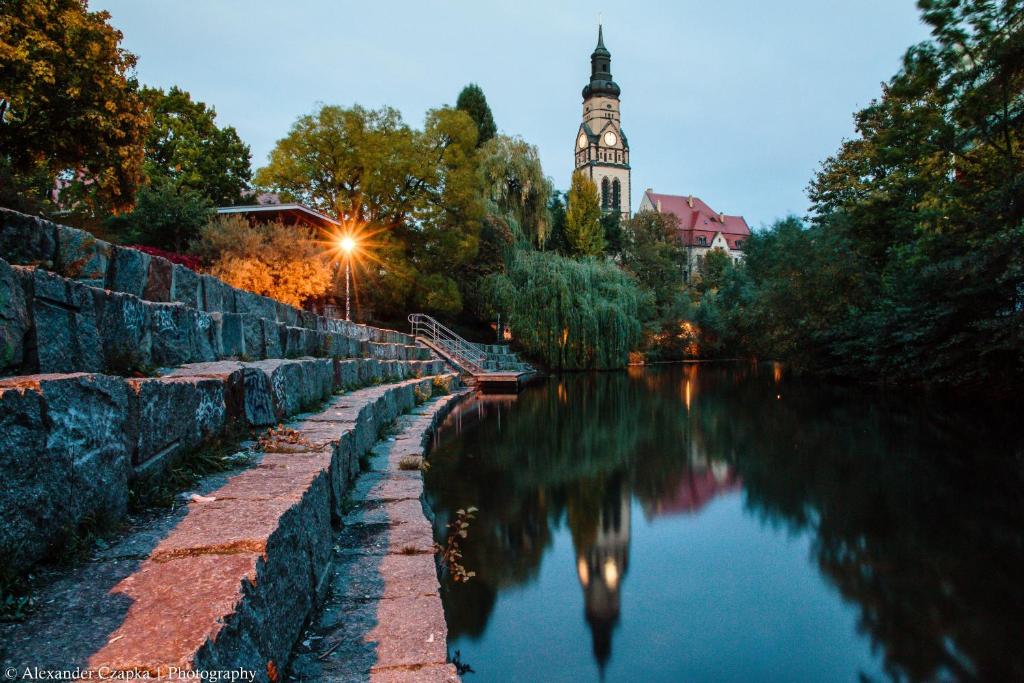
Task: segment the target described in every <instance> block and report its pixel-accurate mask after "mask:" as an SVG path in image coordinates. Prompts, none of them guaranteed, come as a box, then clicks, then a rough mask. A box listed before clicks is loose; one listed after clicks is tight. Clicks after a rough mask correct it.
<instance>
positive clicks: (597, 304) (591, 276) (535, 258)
mask: <svg viewBox="0 0 1024 683" xmlns="http://www.w3.org/2000/svg"><path fill="white" fill-rule="evenodd" d="M483 289H484V292H485V296H486V297H487V298H488V299H489V301H490V303H491V307H492V308H491V310H492V311H495V312H502V313H503V314H504V315H503V316H502V317H503V318H505V319H507V320H509V322H510V327H511V328H512V331H513V333H514V335H515V341H516V343H517V344H518V345H520V346H521V347H522V348H523V349H524V350H525V351H526V352H527V353H529V354H531V355H532V356H534V357H536V358H540V359H541V361H542V362H543V363H544V364H545V365H547V366H548V367H551V368H557V369H565V370H584V369H609V368H621V367H623V366H625V365H626V363H627V361H628V356H629V352H630V351H632V350H634V349H635V348H636V347H637V346H638V345H639V343H640V322H639V319H640V310H641V308H642V307H643V306H644V305H645V298H646V296H647V295H645V293H644V292H643V291H642V290H641V289H640V287H638V286H637V283H636V281H635V280H634V279H633V278H632V277H630V276H629V275H628V274H626V273H624V272H623V271H622V270H621V269H619V268H617V267H616V266H615V265H613V264H611V263H608V262H606V261H601V260H597V259H587V260H582V261H580V260H575V259H570V258H566V257H564V256H560V255H558V254H554V253H551V252H539V251H533V250H528V249H519V250H517V251H516V252H515V255H514V257H513V258H512V261H511V263H510V264H509V268H508V272H507V273H500V274H494V275H491V276H489V277H488V278H487V279H486V280H485V282H484V286H483Z"/></svg>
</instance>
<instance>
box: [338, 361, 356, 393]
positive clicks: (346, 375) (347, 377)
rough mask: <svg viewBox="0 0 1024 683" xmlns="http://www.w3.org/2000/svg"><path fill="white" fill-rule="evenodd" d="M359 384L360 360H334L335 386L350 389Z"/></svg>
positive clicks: (345, 389) (340, 388)
mask: <svg viewBox="0 0 1024 683" xmlns="http://www.w3.org/2000/svg"><path fill="white" fill-rule="evenodd" d="M358 386H359V361H358V360H354V359H352V360H340V359H335V360H334V388H335V389H338V390H341V391H349V390H351V389H355V388H356V387H358Z"/></svg>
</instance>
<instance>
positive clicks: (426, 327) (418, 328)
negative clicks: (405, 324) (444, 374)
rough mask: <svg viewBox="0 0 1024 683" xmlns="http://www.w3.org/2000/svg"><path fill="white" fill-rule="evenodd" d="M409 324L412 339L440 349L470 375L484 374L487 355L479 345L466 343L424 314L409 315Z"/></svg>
mask: <svg viewBox="0 0 1024 683" xmlns="http://www.w3.org/2000/svg"><path fill="white" fill-rule="evenodd" d="M409 324H410V325H411V326H412V335H413V336H414V337H421V338H423V339H424V340H426V341H427V342H430V343H431V344H433V345H435V346H437V347H440V349H441V350H442V351H444V352H445V353H447V354H448V355H449V356H451V357H452V360H453V361H455V362H456V363H457V364H459V365H461V366H463V369H465V370H467V371H468V372H470V373H472V374H482V373H484V372H486V370H485V369H484V365H485V364H486V362H487V354H486V353H485V352H484V350H483V348H482V347H481V346H480V345H479V344H473V343H471V342H468V341H466V340H465V339H463V338H462V337H460V336H459V335H458V334H456V333H455V332H454V331H452V330H451V329H449V328H448V327H446V326H445V325H443V324H441V323H440V322H438V321H437V320H436V319H434V318H432V317H431V316H429V315H427V314H425V313H412V314H410V315H409Z"/></svg>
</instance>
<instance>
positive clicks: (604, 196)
mask: <svg viewBox="0 0 1024 683" xmlns="http://www.w3.org/2000/svg"><path fill="white" fill-rule="evenodd" d="M616 182H618V181H616ZM610 194H611V192H610V190H609V187H608V177H607V176H605V177H604V178H602V179H601V208H602V209H607V208H608V207H609V206H610V204H609V202H610V201H611V196H610Z"/></svg>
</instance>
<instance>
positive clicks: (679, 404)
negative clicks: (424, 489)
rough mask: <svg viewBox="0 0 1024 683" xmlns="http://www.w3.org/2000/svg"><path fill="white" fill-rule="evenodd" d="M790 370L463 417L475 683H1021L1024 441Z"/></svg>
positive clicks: (611, 376)
mask: <svg viewBox="0 0 1024 683" xmlns="http://www.w3.org/2000/svg"><path fill="white" fill-rule="evenodd" d="M974 420H976V418H975V417H973V416H964V415H960V414H957V413H949V414H947V413H941V412H936V411H934V410H933V409H931V408H926V407H923V406H917V407H915V406H910V405H908V404H907V403H906V401H895V402H893V401H883V400H881V399H878V398H876V397H870V396H865V394H863V393H858V392H854V391H850V390H841V389H834V388H827V387H823V386H820V385H801V384H799V383H795V382H792V381H790V380H789V379H788V378H786V377H785V375H784V373H783V372H782V368H781V367H779V366H778V365H775V364H761V366H760V367H758V366H749V367H748V366H732V367H716V366H698V365H688V366H663V367H659V368H647V369H642V368H631V369H630V370H629V371H628V372H625V373H608V374H599V375H575V376H566V377H562V378H558V379H552V380H551V381H549V382H548V383H546V384H544V385H542V386H539V387H534V388H531V389H529V390H527V391H526V392H524V393H523V394H521V395H520V396H518V397H494V396H486V397H482V398H481V399H480V400H476V401H474V402H471V403H467V404H464V406H463V407H462V408H460V409H459V410H457V411H456V412H455V413H453V414H452V415H451V416H449V418H448V421H447V422H446V425H445V427H444V428H443V429H442V433H441V434H440V436H439V438H438V440H437V443H436V445H435V450H434V452H433V454H432V456H431V461H432V467H431V469H430V470H429V472H428V474H427V480H428V502H429V503H430V505H431V507H432V508H433V510H434V511H435V513H436V520H435V531H436V533H437V534H438V536H439V538H440V537H441V536H442V535H443V531H444V524H445V523H446V522H447V521H448V520H449V519H450V517H451V515H452V513H453V512H454V510H456V509H458V508H460V507H467V506H475V507H478V508H479V509H480V512H479V514H478V518H477V520H475V521H474V524H473V527H472V528H471V529H470V534H469V538H468V539H467V540H466V541H465V543H464V546H463V550H464V553H465V557H464V564H465V565H466V567H467V568H468V569H470V570H473V571H475V572H476V577H475V578H474V579H473V580H472V581H470V582H469V583H468V584H458V585H452V584H450V583H447V584H446V585H445V587H444V588H445V595H444V599H445V609H446V615H447V617H448V622H449V629H450V636H449V644H450V648H451V650H452V651H455V650H459V652H460V655H461V657H460V658H461V660H462V661H464V662H466V663H468V664H469V665H471V666H472V667H473V668H474V670H475V672H476V673H474V674H469V675H467V676H466V680H467V681H492V680H493V681H506V680H507V681H513V680H517V681H518V680H521V681H534V680H546V681H547V680H598V679H601V678H603V679H605V680H644V681H660V680H665V681H676V680H716V681H718V680H736V681H750V680H780V681H781V680H785V681H801V680H806V681H820V680H851V681H853V680H858V678H859V677H863V678H866V679H869V680H887V679H904V680H947V679H963V680H975V679H976V680H1021V679H1022V678H1024V664H1022V656H1024V655H1022V653H1021V652H1020V648H1019V647H1016V646H1014V643H1017V641H1018V640H1019V638H1020V634H1021V633H1022V631H1021V623H1022V616H1024V599H1022V588H1021V587H1020V582H1019V577H1020V576H1021V575H1024V551H1022V546H1024V542H1022V536H1021V533H1022V529H1024V513H1022V509H1021V504H1020V499H1021V496H1020V491H1021V483H1022V480H1024V477H1022V474H1021V465H1020V462H1021V457H1020V454H1021V447H1020V440H1019V438H1011V439H1009V440H1007V439H1005V438H1002V439H999V440H994V442H993V443H986V442H984V441H983V440H982V439H981V438H980V434H981V433H982V431H981V430H979V428H978V423H977V422H976V421H974Z"/></svg>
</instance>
